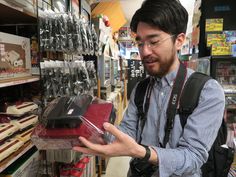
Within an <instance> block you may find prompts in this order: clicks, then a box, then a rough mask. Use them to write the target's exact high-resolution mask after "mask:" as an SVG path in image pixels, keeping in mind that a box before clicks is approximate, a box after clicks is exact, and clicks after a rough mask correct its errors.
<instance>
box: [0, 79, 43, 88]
mask: <svg viewBox="0 0 236 177" xmlns="http://www.w3.org/2000/svg"><path fill="white" fill-rule="evenodd" d="M39 79H40V78H39V76H28V77H22V78H14V79H7V80H3V81H0V88H3V87H8V86H14V85H20V84H26V83H30V82H35V81H39Z"/></svg>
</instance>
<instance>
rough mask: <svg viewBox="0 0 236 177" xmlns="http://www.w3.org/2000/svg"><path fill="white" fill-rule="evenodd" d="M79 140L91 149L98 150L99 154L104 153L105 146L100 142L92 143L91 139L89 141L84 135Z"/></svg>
mask: <svg viewBox="0 0 236 177" xmlns="http://www.w3.org/2000/svg"><path fill="white" fill-rule="evenodd" d="M79 140H80V141H81V142H82V143H83V144H84V145H85V146H86V147H88V148H89V149H91V150H92V151H94V152H97V153H99V154H104V146H102V145H100V144H94V143H91V142H90V141H88V140H87V139H86V138H84V137H79Z"/></svg>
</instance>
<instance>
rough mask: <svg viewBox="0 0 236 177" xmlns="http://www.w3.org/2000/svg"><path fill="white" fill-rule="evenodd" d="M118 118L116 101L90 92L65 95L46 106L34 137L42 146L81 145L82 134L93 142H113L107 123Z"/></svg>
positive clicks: (69, 146)
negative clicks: (106, 130) (105, 124)
mask: <svg viewBox="0 0 236 177" xmlns="http://www.w3.org/2000/svg"><path fill="white" fill-rule="evenodd" d="M114 121H115V112H114V107H113V104H112V103H108V102H105V101H104V100H101V99H98V98H93V97H92V96H91V95H87V94H83V95H78V96H74V97H66V96H64V97H60V98H56V99H55V100H53V101H52V102H51V103H50V104H49V105H48V106H47V107H46V109H45V110H44V112H43V114H42V117H41V119H40V123H39V124H38V125H37V126H36V127H35V129H34V130H33V133H32V135H31V140H32V141H33V143H34V144H35V145H36V147H37V148H38V149H40V150H43V149H71V148H72V147H74V146H81V145H82V144H81V143H80V141H79V137H80V136H82V137H85V138H87V139H88V140H90V141H92V142H93V143H98V144H106V143H109V142H108V139H109V138H108V136H109V134H107V133H106V132H105V131H104V129H103V123H104V122H111V123H114Z"/></svg>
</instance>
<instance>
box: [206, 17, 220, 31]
mask: <svg viewBox="0 0 236 177" xmlns="http://www.w3.org/2000/svg"><path fill="white" fill-rule="evenodd" d="M211 31H223V18H212V19H206V32H211Z"/></svg>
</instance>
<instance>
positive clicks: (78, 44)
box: [72, 16, 83, 54]
mask: <svg viewBox="0 0 236 177" xmlns="http://www.w3.org/2000/svg"><path fill="white" fill-rule="evenodd" d="M73 26H74V33H73V37H72V38H73V44H74V51H75V53H78V54H80V53H82V51H83V46H82V38H81V29H80V25H79V19H77V17H75V16H74V17H73Z"/></svg>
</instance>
